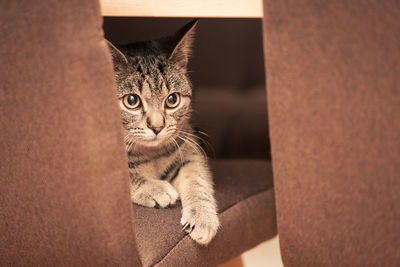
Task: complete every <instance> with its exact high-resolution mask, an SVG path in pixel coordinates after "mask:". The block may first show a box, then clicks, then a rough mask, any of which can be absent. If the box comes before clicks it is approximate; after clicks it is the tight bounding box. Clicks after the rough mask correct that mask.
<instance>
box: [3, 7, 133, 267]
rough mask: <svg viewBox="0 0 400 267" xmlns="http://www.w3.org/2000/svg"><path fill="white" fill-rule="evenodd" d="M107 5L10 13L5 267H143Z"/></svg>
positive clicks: (6, 20)
mask: <svg viewBox="0 0 400 267" xmlns="http://www.w3.org/2000/svg"><path fill="white" fill-rule="evenodd" d="M101 24H102V21H101V15H100V9H99V6H98V3H97V1H94V0H93V1H77V0H74V1H56V2H55V1H47V0H44V1H40V2H37V1H35V2H25V3H24V4H23V5H22V4H18V3H17V2H10V1H8V2H7V1H5V2H2V3H1V4H0V25H1V26H0V28H1V33H2V37H3V38H2V39H3V41H2V42H0V57H1V61H2V64H1V66H0V81H1V83H0V128H1V134H0V155H1V160H0V182H1V187H0V188H1V189H0V190H1V194H0V203H1V204H0V205H1V209H0V218H1V219H0V232H1V233H2V234H1V235H0V243H1V246H0V262H1V263H2V264H3V265H18V266H19V265H27V266H38V265H48V266H60V265H65V266H94V265H96V266H98V265H104V264H107V265H121V266H128V265H132V266H138V265H139V264H140V262H139V258H138V254H137V250H136V243H135V232H134V224H133V211H132V204H131V201H130V196H129V176H128V172H127V167H126V156H125V153H124V148H123V143H122V140H123V139H122V132H121V126H120V115H119V107H118V104H117V101H116V89H115V84H114V78H113V74H112V73H113V72H112V62H111V58H110V55H109V53H108V49H107V45H106V43H105V42H104V40H103V35H102V31H101Z"/></svg>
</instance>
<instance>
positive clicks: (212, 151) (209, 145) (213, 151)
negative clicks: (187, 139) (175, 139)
mask: <svg viewBox="0 0 400 267" xmlns="http://www.w3.org/2000/svg"><path fill="white" fill-rule="evenodd" d="M179 133H182V134H185V135H188V136H192V137H194V138H196V139H198V140H200V141H201V142H203V143H204V144H205V145H206V148H208V149H210V150H211V153H212V154H213V158H215V150H214V148H213V146H212V145H211V143H210V142H209V141H208V140H205V139H204V138H202V137H200V136H198V135H195V134H192V133H190V132H186V131H183V130H180V131H179ZM193 141H194V140H193ZM196 144H197V145H199V144H198V143H197V142H196Z"/></svg>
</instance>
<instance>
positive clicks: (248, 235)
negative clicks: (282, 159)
mask: <svg viewBox="0 0 400 267" xmlns="http://www.w3.org/2000/svg"><path fill="white" fill-rule="evenodd" d="M212 170H213V173H214V180H215V184H216V187H215V189H216V199H217V202H218V207H219V218H220V221H221V228H220V229H219V232H218V233H217V235H216V237H215V239H214V240H213V241H211V243H210V244H209V245H208V246H207V247H202V246H200V245H198V244H197V243H195V242H194V241H193V240H192V239H191V238H190V236H187V235H184V234H183V232H182V231H181V225H180V223H179V222H180V218H181V206H180V205H177V206H176V207H173V208H170V209H164V210H162V209H160V210H157V209H152V208H146V207H141V206H137V205H135V206H134V211H135V224H136V236H137V243H138V247H139V254H140V256H141V260H142V263H143V265H144V266H153V265H155V266H216V265H217V264H220V263H223V262H226V261H228V260H229V259H232V258H234V257H235V256H238V255H240V254H241V253H242V252H243V251H245V250H247V249H250V248H251V247H253V246H255V245H257V244H259V243H260V242H262V241H264V240H267V239H269V238H271V237H273V236H275V235H276V218H275V201H274V194H273V185H272V170H271V165H270V163H268V162H266V161H261V160H253V161H245V160H232V161H215V162H214V163H213V164H212Z"/></svg>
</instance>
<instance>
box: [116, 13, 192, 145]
mask: <svg viewBox="0 0 400 267" xmlns="http://www.w3.org/2000/svg"><path fill="white" fill-rule="evenodd" d="M196 25H197V20H194V21H192V22H190V23H188V24H186V25H185V26H183V27H182V28H181V29H180V30H179V31H177V32H176V33H175V34H174V35H172V36H169V37H165V38H161V39H158V40H154V41H148V42H139V43H133V44H128V45H121V46H118V47H116V46H114V45H112V44H111V43H109V47H110V50H111V54H112V56H113V62H114V73H115V78H116V82H117V88H118V90H117V94H118V98H119V102H120V108H121V114H122V123H123V126H124V129H125V131H126V133H125V134H126V142H127V144H128V145H129V144H130V143H135V144H139V145H140V146H145V147H155V146H159V145H162V144H168V143H171V142H174V140H173V138H177V134H179V131H187V130H188V127H189V118H190V113H191V97H192V88H191V84H190V81H189V78H188V76H187V63H188V57H189V55H190V52H191V45H192V43H193V35H194V28H195V27H196ZM175 141H176V140H175Z"/></svg>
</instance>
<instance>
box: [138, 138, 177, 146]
mask: <svg viewBox="0 0 400 267" xmlns="http://www.w3.org/2000/svg"><path fill="white" fill-rule="evenodd" d="M168 140H169V139H168V138H160V137H156V136H155V137H151V138H146V139H141V140H140V141H138V142H137V144H138V145H140V146H142V147H152V148H155V147H160V146H165V145H168V144H169V143H171V142H172V141H171V140H169V141H168Z"/></svg>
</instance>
